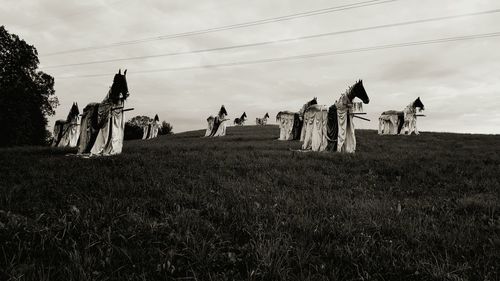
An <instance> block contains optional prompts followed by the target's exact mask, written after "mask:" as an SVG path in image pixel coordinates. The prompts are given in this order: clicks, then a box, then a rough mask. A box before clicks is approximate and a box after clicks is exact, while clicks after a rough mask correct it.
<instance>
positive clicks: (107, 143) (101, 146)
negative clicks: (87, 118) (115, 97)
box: [90, 101, 125, 156]
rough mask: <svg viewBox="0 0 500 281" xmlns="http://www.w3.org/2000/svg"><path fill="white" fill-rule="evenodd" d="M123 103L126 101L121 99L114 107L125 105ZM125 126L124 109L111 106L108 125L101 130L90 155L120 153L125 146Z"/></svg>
mask: <svg viewBox="0 0 500 281" xmlns="http://www.w3.org/2000/svg"><path fill="white" fill-rule="evenodd" d="M123 105H124V103H123V101H121V102H119V103H118V104H114V105H113V106H112V107H123ZM124 128H125V122H124V118H123V109H115V110H111V108H110V112H109V113H108V120H107V122H106V125H104V127H103V128H101V129H100V130H99V134H98V135H97V138H96V140H95V143H94V146H93V147H92V149H91V150H90V155H103V156H108V155H115V154H120V153H121V152H122V148H123V137H124ZM110 131H111V132H110ZM110 133H111V135H110Z"/></svg>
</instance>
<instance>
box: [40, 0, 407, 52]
mask: <svg viewBox="0 0 500 281" xmlns="http://www.w3.org/2000/svg"><path fill="white" fill-rule="evenodd" d="M396 1H400V0H369V1H363V2H357V3H353V4H347V5H341V6H335V7H330V8H324V9H319V10H313V11H308V12H301V13H295V14H290V15H286V16H280V17H274V18H267V19H260V20H255V21H249V22H243V23H237V24H231V25H225V26H220V27H212V28H207V29H200V30H193V31H188V32H182V33H175V34H168V35H160V36H155V37H148V38H143V39H137V40H130V41H121V42H115V43H111V44H104V45H96V46H90V47H84V48H77V49H70V50H63V51H58V52H53V53H47V54H43V55H44V56H55V55H61V54H69V53H76V52H84V51H89V50H98V49H105V48H112V47H118V46H126V45H134V44H140V43H145V42H150V41H158V40H167V39H174V38H180V37H188V36H194V35H200V34H207V33H212V32H218V31H224V30H231V29H236V28H244V27H250V26H256V25H263V24H268V23H274V22H281V21H288V20H293V19H297V18H303V17H310V16H315V15H321V14H327V13H333V12H339V11H345V10H350V9H356V8H362V7H368V6H374V5H380V4H384V3H389V2H396Z"/></svg>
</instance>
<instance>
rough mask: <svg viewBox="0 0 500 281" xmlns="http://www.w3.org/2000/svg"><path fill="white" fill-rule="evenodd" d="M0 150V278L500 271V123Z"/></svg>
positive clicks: (426, 275) (449, 276) (243, 130)
mask: <svg viewBox="0 0 500 281" xmlns="http://www.w3.org/2000/svg"><path fill="white" fill-rule="evenodd" d="M201 135H203V132H202V131H196V132H188V133H182V134H177V135H172V136H162V137H160V138H158V139H155V140H150V141H129V142H126V143H125V147H124V152H123V154H122V155H119V156H116V157H108V158H99V159H80V158H76V157H72V156H65V154H66V153H68V152H71V150H60V149H52V148H41V147H26V148H11V149H1V150H0V185H1V187H0V247H1V251H0V280H9V279H10V280H176V279H179V280H500V200H499V198H500V136H486V135H460V134H440V133H422V134H421V135H420V136H412V137H406V136H378V135H377V134H376V132H375V131H362V130H360V131H357V139H358V149H357V152H356V154H354V155H341V154H332V153H313V152H310V153H301V152H294V151H290V148H292V149H297V148H299V147H300V143H299V142H279V141H275V140H274V139H276V138H277V137H278V128H277V127H276V126H266V127H255V126H245V127H239V128H228V136H226V137H224V138H218V139H208V138H200V136H201Z"/></svg>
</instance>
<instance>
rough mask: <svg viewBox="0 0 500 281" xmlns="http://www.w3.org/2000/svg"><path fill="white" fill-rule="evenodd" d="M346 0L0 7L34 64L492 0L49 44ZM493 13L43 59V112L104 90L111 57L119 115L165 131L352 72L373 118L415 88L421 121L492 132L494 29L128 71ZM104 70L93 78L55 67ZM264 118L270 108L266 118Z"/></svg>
mask: <svg viewBox="0 0 500 281" xmlns="http://www.w3.org/2000/svg"><path fill="white" fill-rule="evenodd" d="M353 2H355V1H347V0H344V1H336V2H335V4H332V2H331V1H327V0H318V1H314V2H310V1H292V0H289V1H272V2H271V1H267V0H255V1H252V5H248V2H247V1H241V0H237V1H234V0H200V1H196V3H193V2H187V1H183V0H174V1H158V0H144V1H136V0H115V1H104V0H93V1H85V2H82V1H76V0H72V1H56V0H47V1H43V2H40V1H30V0H18V1H8V2H7V3H4V4H3V5H2V6H1V7H0V17H1V18H2V21H3V23H4V24H5V25H6V28H7V29H8V30H9V31H10V32H13V33H16V34H18V35H20V36H21V38H23V39H25V40H26V41H27V42H28V43H30V44H33V45H35V46H36V47H37V49H38V50H39V53H40V60H41V63H42V65H43V66H48V65H57V64H67V63H74V62H84V61H92V60H103V59H113V58H123V57H132V56H141V55H151V54H161V53H169V52H179V51H192V50H199V49H205V48H216V47H223V46H230V45H236V44H245V43H253V42H261V41H268V40H275V39H282V38H293V37H298V36H304V35H311V34H317V33H324V32H331V31H339V30H346V29H352V28H358V27H366V26H373V25H379V24H387V23H395V22H401V21H408V20H413V19H422V18H431V17H437V16H444V15H455V14H461V13H468V12H475V11H483V10H489V9H496V8H498V6H497V5H496V4H497V3H496V2H497V1H493V0H488V1H486V0H485V1H469V0H458V1H456V0H443V1H439V2H436V1H433V0H421V1H416V0H400V1H395V2H391V3H386V4H382V5H377V6H371V7H364V8H359V9H355V10H346V11H341V12H336V13H329V14H323V15H317V16H313V17H305V18H300V19H295V20H291V21H284V22H278V23H272V24H266V25H260V26H254V27H246V28H241V29H233V30H227V31H222V32H215V33H208V34H204V35H197V36H191V37H183V38H176V39H169V40H157V41H152V42H147V43H143V44H136V45H128V46H120V47H113V48H106V49H100V50H92V51H88V52H81V53H71V54H65V55H58V56H47V55H46V54H48V53H52V52H57V51H61V50H67V49H74V48H82V47H87V46H95V45H103V44H109V43H113V42H120V41H128V40H135V39H142V38H148V37H152V36H158V35H166V34H176V33H180V32H186V31H191V30H198V29H205V28H210V27H218V26H224V25H229V24H236V23H241V22H246V21H253V20H259V19H265V18H272V17H277V16H282V15H287V14H293V13H297V12H303V11H310V10H314V9H321V8H326V7H331V6H337V5H343V4H348V3H353ZM499 24H500V18H499V17H498V15H496V14H492V15H485V16H479V17H470V18H464V19H459V20H449V21H441V22H434V23H427V24H419V25H412V26H402V27H395V28H387V29H381V30H373V31H366V32H357V33H350V34H343V35H338V36H331V37H324V38H316V39H310V40H302V41H296V42H290V43H283V44H275V45H271V46H261V47H252V48H241V49H234V50H227V51H218V52H210V53H199V54H192V55H181V56H172V57H161V58H154V59H147V60H133V61H121V62H115V63H105V64H95V65H86V66H78V67H76V66H75V67H67V68H58V69H48V70H47V72H48V73H50V74H51V75H53V76H54V77H55V79H56V94H57V96H58V97H59V100H60V102H61V105H60V106H59V107H58V109H57V114H56V116H54V117H53V118H51V120H50V121H51V123H52V122H53V121H54V120H56V119H59V118H64V117H65V116H66V115H67V112H68V110H69V108H70V106H71V104H72V102H73V101H77V102H78V104H79V105H80V107H84V106H85V104H86V103H88V102H93V101H100V100H102V99H103V98H104V96H105V94H106V92H107V90H108V87H109V86H110V85H111V81H112V78H113V75H114V73H115V72H116V71H117V70H118V68H122V69H124V68H128V69H129V75H128V80H129V81H128V82H129V88H130V91H131V96H130V99H129V100H128V102H127V103H128V104H127V106H129V107H134V108H135V111H132V112H128V113H127V116H128V117H132V116H134V115H139V114H140V115H150V116H154V114H156V113H158V114H159V115H160V117H161V118H162V119H165V120H167V121H168V122H170V123H171V124H172V125H173V126H174V128H175V131H176V132H180V131H184V130H192V129H198V128H203V127H204V126H205V119H206V117H207V116H208V115H210V114H215V113H216V112H217V111H218V110H219V107H220V105H221V104H225V105H226V106H227V109H228V111H229V113H230V117H231V118H235V117H238V116H239V115H240V114H241V113H242V112H243V111H246V112H247V115H248V116H249V119H250V120H253V119H254V118H255V117H261V116H262V115H263V114H264V113H265V112H269V113H270V115H271V116H273V115H274V114H275V113H276V112H278V111H280V110H284V109H289V110H298V109H299V108H300V107H301V106H302V104H303V103H304V102H306V101H307V100H309V99H310V98H312V97H314V96H317V97H318V101H319V103H321V104H332V103H333V102H334V101H335V100H336V99H337V98H338V97H339V95H340V94H341V93H342V92H344V91H345V89H346V88H347V87H348V86H349V85H351V84H352V83H354V82H355V81H356V80H357V79H359V78H362V79H364V82H365V83H364V84H365V87H366V88H367V91H368V94H369V95H370V98H371V102H370V104H369V105H366V106H365V111H366V112H368V116H369V118H371V119H372V122H370V123H368V122H361V121H360V122H358V123H357V127H358V128H373V129H374V128H377V126H378V124H377V119H378V115H379V114H380V113H381V112H382V111H384V110H387V109H402V108H404V107H405V106H406V105H407V104H408V103H410V102H411V101H412V100H414V99H415V98H416V97H417V96H420V97H422V100H423V102H424V103H425V105H426V108H427V110H426V114H427V117H425V118H420V120H419V127H420V129H421V130H424V131H425V130H433V131H450V132H475V133H498V132H499V131H500V127H499V125H498V124H500V123H499V122H498V120H499V118H500V117H499V115H498V113H496V112H497V111H498V110H497V108H498V107H499V106H500V99H498V97H497V95H498V89H499V88H500V77H498V75H497V74H498V73H499V71H500V53H498V52H495V51H494V50H496V48H497V45H498V42H499V41H498V40H500V39H498V38H485V39H478V40H474V41H463V42H452V43H446V44H436V45H428V46H416V47H408V48H396V49H387V50H381V51H370V52H360V53H352V54H345V55H336V56H330V57H321V58H314V59H305V60H294V61H283V62H274V63H266V64H254V65H243V66H235V67H228V68H206V69H196V70H186V71H177V72H157V73H149V74H134V72H136V71H140V70H148V69H159V68H173V67H185V66H198V65H206V64H219V63H227V62H236V61H247V60H256V59H263V58H274V57H284V56H293V55H301V54H308V53H315V52H325V51H333V50H345V49H352V48H360V47H368V46H376V45H383V44H390V43H401V42H409V41H418V40H426V39H435V38H443V37H452V36H459V35H470V34H476V33H486V32H494V31H498V30H495V27H496V26H500V25H499ZM102 73H109V76H106V77H98V78H78V79H60V78H61V77H63V76H67V75H76V76H80V75H88V74H102ZM271 119H272V118H271Z"/></svg>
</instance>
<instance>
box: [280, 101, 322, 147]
mask: <svg viewBox="0 0 500 281" xmlns="http://www.w3.org/2000/svg"><path fill="white" fill-rule="evenodd" d="M314 104H318V101H317V98H313V99H312V100H310V101H308V102H307V103H305V104H304V105H303V106H302V108H301V109H300V110H299V111H298V112H294V111H288V110H286V111H280V112H278V114H277V115H276V122H278V125H279V128H280V137H279V138H278V140H282V141H288V140H303V135H302V128H303V123H304V112H305V110H306V108H308V107H309V106H311V105H314Z"/></svg>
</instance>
